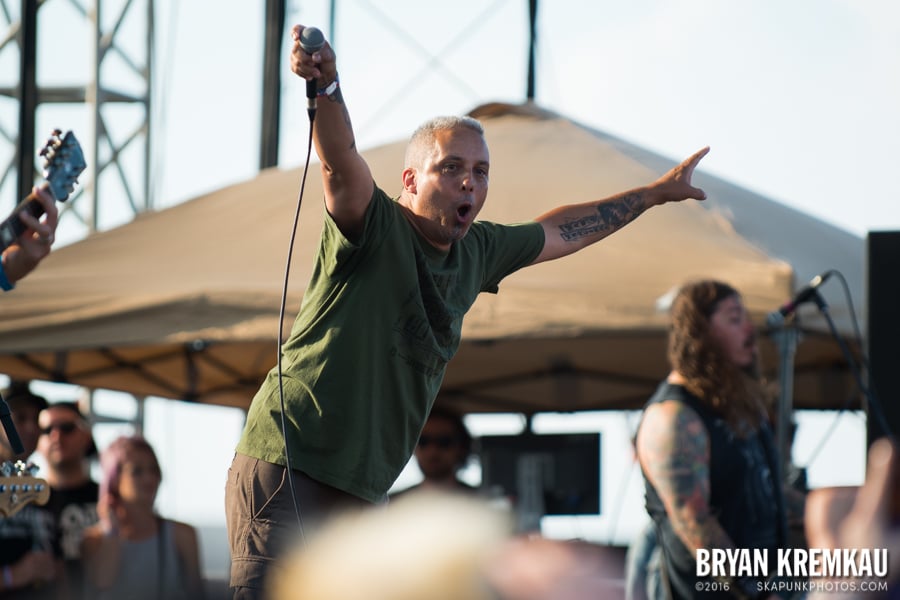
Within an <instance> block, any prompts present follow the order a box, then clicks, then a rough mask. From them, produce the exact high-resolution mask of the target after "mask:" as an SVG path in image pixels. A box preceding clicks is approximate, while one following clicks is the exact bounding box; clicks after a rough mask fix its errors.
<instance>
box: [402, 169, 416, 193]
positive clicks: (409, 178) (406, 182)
mask: <svg viewBox="0 0 900 600" xmlns="http://www.w3.org/2000/svg"><path fill="white" fill-rule="evenodd" d="M400 177H401V178H402V179H403V190H404V191H406V192H409V193H410V194H415V193H416V170H415V169H413V168H412V167H407V168H405V169H403V174H402V175H401V176H400Z"/></svg>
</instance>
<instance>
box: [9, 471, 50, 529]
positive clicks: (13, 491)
mask: <svg viewBox="0 0 900 600" xmlns="http://www.w3.org/2000/svg"><path fill="white" fill-rule="evenodd" d="M33 470H36V467H30V466H27V465H25V464H24V463H22V462H21V461H19V462H16V463H15V464H11V463H9V462H4V463H3V465H2V466H0V473H2V475H0V517H10V516H12V515H14V514H16V513H17V512H19V511H20V510H22V509H23V508H24V507H25V505H26V504H30V503H34V504H38V505H42V504H46V503H47V500H49V499H50V486H49V485H47V482H46V481H44V480H43V479H38V478H36V477H32V475H31V473H32V472H33Z"/></svg>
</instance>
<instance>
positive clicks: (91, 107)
mask: <svg viewBox="0 0 900 600" xmlns="http://www.w3.org/2000/svg"><path fill="white" fill-rule="evenodd" d="M15 5H17V6H15ZM0 19H2V21H0V23H2V25H5V28H6V31H5V33H4V34H2V37H0V65H7V64H10V65H11V64H16V65H18V69H5V68H4V69H3V70H2V71H0V72H2V73H3V74H4V75H0V169H2V171H0V172H2V175H0V206H7V207H9V208H10V209H11V208H12V207H14V206H15V205H16V204H17V203H18V201H19V200H20V199H21V198H23V197H25V196H27V194H28V192H29V191H30V189H31V187H32V185H33V184H34V181H35V178H36V175H37V174H38V169H37V168H36V166H35V156H36V149H37V148H39V147H40V146H41V145H42V144H43V137H44V135H45V134H46V133H47V132H49V130H50V129H52V128H53V127H59V128H60V129H64V130H67V129H71V130H72V131H73V132H74V133H76V135H77V137H78V139H79V140H80V142H81V145H82V147H83V149H84V152H85V158H86V160H87V163H88V167H87V169H86V171H85V173H84V174H83V175H82V177H81V180H80V185H79V186H78V187H77V188H76V191H75V193H74V194H72V196H71V198H70V199H69V201H68V203H67V204H66V205H65V206H64V207H61V208H62V209H63V210H61V214H62V217H61V220H60V228H61V231H62V230H63V228H65V229H66V230H67V231H69V235H68V236H67V238H68V239H69V240H70V241H74V240H76V239H79V238H81V237H84V236H85V235H87V234H88V233H91V232H93V231H97V230H101V229H105V228H108V227H110V226H113V225H117V224H120V223H123V222H127V221H130V220H131V219H132V218H133V217H134V216H135V215H136V214H137V213H139V212H142V211H144V210H148V209H150V208H152V205H153V202H152V193H151V189H150V180H151V178H150V164H151V163H150V156H151V153H150V138H151V135H150V132H151V127H150V125H151V123H150V121H151V118H150V115H151V97H152V94H151V92H152V79H153V78H152V62H153V60H152V58H153V35H154V0H42V1H40V0H19V1H18V2H16V1H15V0H0ZM13 71H16V72H17V75H18V78H17V79H15V80H7V79H6V75H5V74H7V73H12V72H13ZM44 121H46V122H47V123H48V126H47V128H46V129H47V131H43V127H42V128H38V126H39V125H41V124H42V123H43V122H44ZM60 121H65V122H64V123H63V122H60ZM76 127H80V128H76ZM13 180H15V184H13V183H12V182H13Z"/></svg>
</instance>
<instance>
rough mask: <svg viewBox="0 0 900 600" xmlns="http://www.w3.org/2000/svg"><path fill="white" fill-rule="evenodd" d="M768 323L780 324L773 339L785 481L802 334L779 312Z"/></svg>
mask: <svg viewBox="0 0 900 600" xmlns="http://www.w3.org/2000/svg"><path fill="white" fill-rule="evenodd" d="M768 321H769V324H770V325H772V324H773V323H777V324H778V330H777V331H775V332H774V334H773V337H774V338H775V344H776V345H777V346H778V355H779V359H780V361H779V371H778V376H779V389H780V392H781V393H780V394H779V397H778V422H777V423H776V424H775V439H776V444H777V447H778V453H779V456H780V457H781V477H782V479H783V480H784V479H785V478H786V477H787V476H788V470H789V467H790V464H791V448H790V447H789V443H788V432H789V431H790V427H791V425H790V424H791V416H792V415H791V411H792V409H793V404H794V357H795V355H796V354H797V343H798V341H799V339H800V332H799V331H797V328H796V327H794V325H793V323H791V324H787V323H785V321H784V317H782V315H781V313H779V312H778V311H775V312H774V313H771V314H770V315H769V319H768Z"/></svg>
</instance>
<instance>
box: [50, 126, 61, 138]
mask: <svg viewBox="0 0 900 600" xmlns="http://www.w3.org/2000/svg"><path fill="white" fill-rule="evenodd" d="M50 135H51V136H52V137H59V136H61V135H62V129H57V128H55V127H54V128H53V131H51V132H50Z"/></svg>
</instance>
